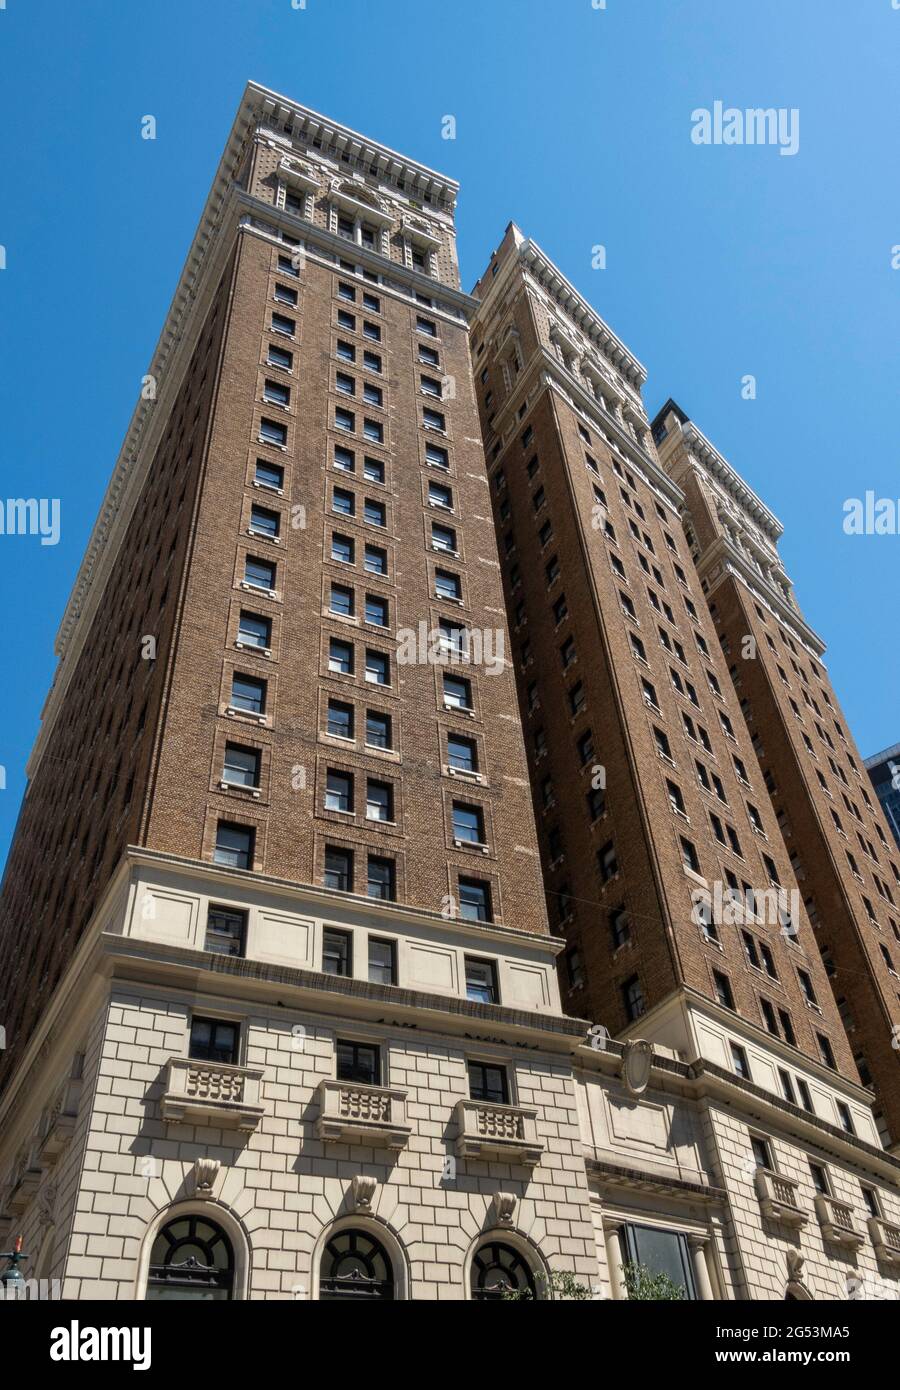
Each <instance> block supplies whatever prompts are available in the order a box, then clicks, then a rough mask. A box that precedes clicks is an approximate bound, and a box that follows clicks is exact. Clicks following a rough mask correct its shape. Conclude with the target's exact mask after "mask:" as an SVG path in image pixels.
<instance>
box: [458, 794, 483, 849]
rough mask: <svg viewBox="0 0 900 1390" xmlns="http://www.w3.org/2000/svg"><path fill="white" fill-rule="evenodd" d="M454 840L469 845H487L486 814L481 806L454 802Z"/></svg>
mask: <svg viewBox="0 0 900 1390" xmlns="http://www.w3.org/2000/svg"><path fill="white" fill-rule="evenodd" d="M453 838H454V840H459V841H461V842H462V843H463V844H467V845H483V844H486V840H485V834H484V812H483V811H482V809H481V807H480V806H467V805H464V803H463V802H461V801H454V803H453Z"/></svg>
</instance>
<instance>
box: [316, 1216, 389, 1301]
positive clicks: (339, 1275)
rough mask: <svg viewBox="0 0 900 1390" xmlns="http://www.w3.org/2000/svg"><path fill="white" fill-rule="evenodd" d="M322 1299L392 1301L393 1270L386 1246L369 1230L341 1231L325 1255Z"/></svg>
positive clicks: (322, 1267) (321, 1286)
mask: <svg viewBox="0 0 900 1390" xmlns="http://www.w3.org/2000/svg"><path fill="white" fill-rule="evenodd" d="M319 1298H320V1299H323V1300H334V1299H352V1298H355V1299H360V1300H362V1301H364V1302H365V1301H372V1300H376V1301H377V1300H381V1301H383V1302H386V1301H391V1300H393V1298H394V1271H393V1267H392V1265H391V1261H390V1258H389V1257H388V1255H387V1252H386V1251H385V1249H384V1247H383V1246H382V1245H380V1244H379V1242H378V1241H377V1240H375V1238H374V1236H370V1235H369V1233H368V1232H367V1231H352V1230H351V1231H339V1232H338V1233H337V1235H333V1236H332V1237H331V1239H330V1240H329V1242H328V1244H327V1245H326V1246H325V1250H324V1252H323V1254H322V1266H321V1271H320V1277H319Z"/></svg>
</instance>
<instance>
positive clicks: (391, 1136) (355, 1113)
mask: <svg viewBox="0 0 900 1390" xmlns="http://www.w3.org/2000/svg"><path fill="white" fill-rule="evenodd" d="M316 1096H317V1099H318V1102H319V1117H318V1119H317V1120H316V1138H318V1139H322V1140H323V1141H324V1142H325V1143H335V1142H338V1143H343V1144H352V1143H358V1142H360V1141H362V1142H363V1143H368V1144H381V1145H384V1147H385V1148H388V1149H392V1150H394V1151H397V1150H399V1149H403V1148H405V1147H406V1141H407V1140H408V1139H409V1136H410V1133H411V1126H410V1125H409V1124H407V1121H406V1092H405V1091H398V1090H395V1089H392V1088H391V1087H389V1086H364V1085H362V1084H360V1083H359V1082H356V1081H322V1082H320V1083H319V1087H318V1090H317V1092H316Z"/></svg>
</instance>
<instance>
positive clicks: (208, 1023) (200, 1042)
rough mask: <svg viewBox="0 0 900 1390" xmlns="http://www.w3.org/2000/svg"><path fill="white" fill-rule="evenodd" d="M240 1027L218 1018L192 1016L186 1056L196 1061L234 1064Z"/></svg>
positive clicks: (235, 1062)
mask: <svg viewBox="0 0 900 1390" xmlns="http://www.w3.org/2000/svg"><path fill="white" fill-rule="evenodd" d="M239 1037H240V1029H239V1028H238V1025H237V1024H236V1023H226V1022H224V1021H223V1020H222V1019H220V1018H196V1017H195V1018H192V1019H191V1037H190V1043H189V1046H188V1056H189V1057H192V1058H193V1059H194V1060H195V1061H198V1062H223V1063H225V1064H226V1065H227V1066H235V1065H236V1064H237V1059H238V1040H239Z"/></svg>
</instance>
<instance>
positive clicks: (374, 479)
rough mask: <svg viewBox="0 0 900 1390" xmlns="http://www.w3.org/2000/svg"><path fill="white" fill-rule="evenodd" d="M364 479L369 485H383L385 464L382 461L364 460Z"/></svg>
mask: <svg viewBox="0 0 900 1390" xmlns="http://www.w3.org/2000/svg"><path fill="white" fill-rule="evenodd" d="M363 477H364V478H365V480H366V482H367V483H383V482H384V464H383V463H382V462H381V459H373V458H369V457H366V458H365V459H364V460H363Z"/></svg>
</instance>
